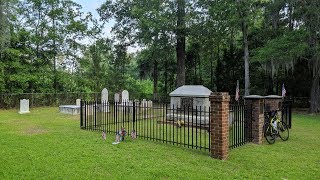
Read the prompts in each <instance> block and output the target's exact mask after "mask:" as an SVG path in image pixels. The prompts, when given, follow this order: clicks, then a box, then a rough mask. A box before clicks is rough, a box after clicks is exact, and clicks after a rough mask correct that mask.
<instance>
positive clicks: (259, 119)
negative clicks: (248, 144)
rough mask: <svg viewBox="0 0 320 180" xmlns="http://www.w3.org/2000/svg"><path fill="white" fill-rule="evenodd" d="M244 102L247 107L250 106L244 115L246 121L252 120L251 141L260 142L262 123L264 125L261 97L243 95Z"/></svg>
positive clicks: (261, 138)
mask: <svg viewBox="0 0 320 180" xmlns="http://www.w3.org/2000/svg"><path fill="white" fill-rule="evenodd" d="M244 103H245V105H246V106H247V107H251V108H252V109H251V110H248V111H247V113H249V114H247V115H246V116H245V117H246V118H250V119H246V121H247V122H250V121H252V130H251V132H252V133H251V134H252V142H253V143H255V144H262V140H263V125H264V103H263V97H262V96H258V95H250V96H245V97H244Z"/></svg>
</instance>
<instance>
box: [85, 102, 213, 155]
mask: <svg viewBox="0 0 320 180" xmlns="http://www.w3.org/2000/svg"><path fill="white" fill-rule="evenodd" d="M80 113H81V117H80V119H81V121H80V127H81V128H83V129H87V130H92V131H105V132H107V133H113V134H115V133H117V132H118V131H119V130H120V129H121V128H125V129H126V130H128V132H129V134H130V132H132V131H133V130H134V131H135V132H136V136H137V137H138V138H142V139H147V140H151V141H159V142H163V143H167V144H172V145H177V146H184V147H188V148H195V149H200V150H206V151H210V143H209V142H210V131H209V129H210V123H209V119H210V118H209V117H210V113H211V112H210V108H207V107H201V106H196V107H186V106H185V107H183V108H181V107H175V106H170V105H168V104H160V103H157V104H150V103H142V102H137V101H136V102H123V103H118V102H113V103H110V102H92V101H81V112H80Z"/></svg>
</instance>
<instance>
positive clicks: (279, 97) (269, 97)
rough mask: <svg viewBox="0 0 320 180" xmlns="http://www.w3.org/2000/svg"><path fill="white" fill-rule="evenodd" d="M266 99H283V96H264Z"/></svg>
mask: <svg viewBox="0 0 320 180" xmlns="http://www.w3.org/2000/svg"><path fill="white" fill-rule="evenodd" d="M264 98H265V99H283V97H282V96H278V95H269V96H264Z"/></svg>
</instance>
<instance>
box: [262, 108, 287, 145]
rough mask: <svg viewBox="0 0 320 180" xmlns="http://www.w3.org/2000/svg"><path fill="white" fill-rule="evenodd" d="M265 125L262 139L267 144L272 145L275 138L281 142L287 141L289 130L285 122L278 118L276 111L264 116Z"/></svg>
mask: <svg viewBox="0 0 320 180" xmlns="http://www.w3.org/2000/svg"><path fill="white" fill-rule="evenodd" d="M265 117H266V120H267V121H266V123H265V126H264V127H265V128H264V137H265V138H266V140H267V142H268V143H269V144H273V143H275V141H276V138H277V137H280V138H281V139H282V140H283V141H287V140H288V139H289V129H288V126H287V125H286V123H285V122H283V121H281V120H280V118H279V117H278V110H275V111H270V112H267V113H266V114H265Z"/></svg>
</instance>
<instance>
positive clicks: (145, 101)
mask: <svg viewBox="0 0 320 180" xmlns="http://www.w3.org/2000/svg"><path fill="white" fill-rule="evenodd" d="M141 106H142V107H147V100H146V99H142V101H141Z"/></svg>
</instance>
